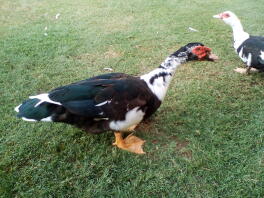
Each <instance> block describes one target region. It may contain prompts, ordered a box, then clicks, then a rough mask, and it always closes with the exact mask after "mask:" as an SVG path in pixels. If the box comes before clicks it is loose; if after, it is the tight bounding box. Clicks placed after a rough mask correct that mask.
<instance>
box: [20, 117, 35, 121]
mask: <svg viewBox="0 0 264 198" xmlns="http://www.w3.org/2000/svg"><path fill="white" fill-rule="evenodd" d="M22 120H25V121H28V122H37V120H34V119H29V118H25V117H22Z"/></svg>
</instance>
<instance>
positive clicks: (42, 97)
mask: <svg viewBox="0 0 264 198" xmlns="http://www.w3.org/2000/svg"><path fill="white" fill-rule="evenodd" d="M29 98H30V99H35V98H36V99H39V100H40V101H39V102H38V103H37V104H36V105H35V106H34V107H37V106H39V105H40V104H41V103H43V102H48V103H52V104H57V105H61V103H60V102H56V101H53V100H51V99H50V98H49V94H48V93H43V94H39V95H36V96H29Z"/></svg>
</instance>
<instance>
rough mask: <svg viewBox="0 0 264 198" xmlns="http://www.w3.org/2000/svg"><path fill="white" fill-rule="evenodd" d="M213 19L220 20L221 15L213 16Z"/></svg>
mask: <svg viewBox="0 0 264 198" xmlns="http://www.w3.org/2000/svg"><path fill="white" fill-rule="evenodd" d="M213 17H214V18H216V19H222V17H221V14H217V15H214V16H213Z"/></svg>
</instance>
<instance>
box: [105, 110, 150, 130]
mask: <svg viewBox="0 0 264 198" xmlns="http://www.w3.org/2000/svg"><path fill="white" fill-rule="evenodd" d="M138 109H139V107H135V108H134V109H132V110H130V111H128V112H127V113H126V117H125V120H118V121H111V122H110V123H109V127H110V129H112V130H116V131H127V130H128V129H129V128H130V127H131V126H133V125H137V124H139V123H140V122H141V121H142V119H143V117H144V115H145V113H144V112H143V111H141V110H138Z"/></svg>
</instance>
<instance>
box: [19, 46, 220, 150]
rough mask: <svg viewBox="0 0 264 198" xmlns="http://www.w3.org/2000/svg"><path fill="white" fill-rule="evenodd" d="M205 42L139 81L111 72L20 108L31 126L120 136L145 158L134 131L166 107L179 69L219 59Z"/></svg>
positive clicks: (188, 48)
mask: <svg viewBox="0 0 264 198" xmlns="http://www.w3.org/2000/svg"><path fill="white" fill-rule="evenodd" d="M215 59H217V56H216V55H214V54H212V53H211V49H210V48H208V47H206V46H204V45H203V44H201V43H189V44H187V45H185V46H184V47H181V48H180V49H179V50H177V51H176V52H174V53H173V54H171V55H170V56H169V57H167V58H166V60H165V61H164V62H163V63H162V64H161V65H160V66H159V67H158V68H157V69H154V70H153V71H151V72H149V73H147V74H145V75H142V76H140V77H134V76H131V75H127V74H123V73H108V74H103V75H99V76H96V77H92V78H89V79H86V80H83V81H79V82H75V83H72V84H69V85H66V86H62V87H58V88H56V89H53V90H52V91H50V92H48V93H42V94H39V95H36V96H30V97H29V99H28V100H26V101H24V102H23V103H22V104H20V105H19V106H17V107H16V108H15V110H16V111H17V112H18V114H17V116H18V117H20V118H22V119H23V120H25V121H52V122H63V123H67V124H71V125H75V126H76V127H79V128H81V129H83V130H85V131H87V132H90V133H102V132H106V131H114V132H115V133H114V134H115V143H113V145H116V146H117V147H119V148H121V149H124V150H127V151H130V152H134V153H137V154H143V153H144V151H143V149H142V145H143V144H144V142H145V141H143V140H141V139H140V138H138V137H136V136H134V135H132V134H130V135H128V136H127V137H126V138H123V134H122V133H123V132H127V131H132V130H134V128H135V127H136V126H137V125H138V124H139V123H140V122H141V121H142V120H144V119H146V118H148V117H149V116H150V115H152V114H153V113H154V112H155V111H156V110H157V109H158V108H159V106H160V105H161V102H162V101H163V99H164V97H165V94H166V92H167V89H168V86H169V84H170V82H171V79H172V75H173V73H174V71H175V69H176V68H177V67H178V66H179V65H181V64H182V63H185V62H187V61H191V60H215Z"/></svg>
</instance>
